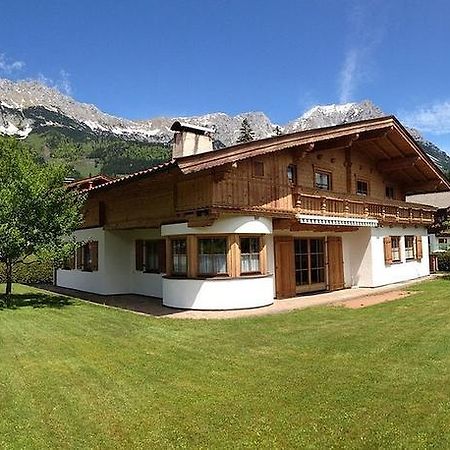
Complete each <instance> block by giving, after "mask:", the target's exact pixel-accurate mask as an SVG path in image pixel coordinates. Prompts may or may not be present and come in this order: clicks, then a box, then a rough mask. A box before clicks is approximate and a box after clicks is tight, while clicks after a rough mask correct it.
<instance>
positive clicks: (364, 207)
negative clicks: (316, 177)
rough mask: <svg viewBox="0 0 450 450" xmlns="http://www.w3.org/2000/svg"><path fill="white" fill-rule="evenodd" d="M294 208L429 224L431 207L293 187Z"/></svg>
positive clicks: (328, 214)
mask: <svg viewBox="0 0 450 450" xmlns="http://www.w3.org/2000/svg"><path fill="white" fill-rule="evenodd" d="M293 195H294V207H295V209H296V210H297V211H298V212H299V213H301V214H313V215H324V216H342V217H363V218H368V219H378V220H379V221H380V222H385V223H404V224H408V223H410V224H421V225H430V224H432V223H433V218H434V209H433V208H432V207H427V206H426V205H419V204H414V203H407V202H401V201H396V200H389V199H383V200H376V199H372V198H370V197H362V196H358V195H351V194H332V193H331V192H325V191H316V190H311V191H309V190H305V189H304V188H295V189H294V192H293Z"/></svg>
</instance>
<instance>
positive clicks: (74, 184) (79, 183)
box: [67, 174, 113, 191]
mask: <svg viewBox="0 0 450 450" xmlns="http://www.w3.org/2000/svg"><path fill="white" fill-rule="evenodd" d="M112 180H113V177H110V176H108V175H103V174H100V175H95V176H93V177H87V178H81V179H80V180H70V181H69V182H68V183H67V187H68V188H69V189H74V190H77V191H83V190H86V189H92V188H94V187H97V186H100V185H101V184H105V183H108V182H109V181H112Z"/></svg>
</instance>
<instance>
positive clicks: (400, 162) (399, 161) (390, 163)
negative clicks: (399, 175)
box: [377, 156, 420, 172]
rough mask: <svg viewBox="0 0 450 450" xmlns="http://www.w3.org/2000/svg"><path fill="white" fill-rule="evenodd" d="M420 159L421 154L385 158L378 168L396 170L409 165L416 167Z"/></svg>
mask: <svg viewBox="0 0 450 450" xmlns="http://www.w3.org/2000/svg"><path fill="white" fill-rule="evenodd" d="M419 159H420V157H419V156H409V157H401V158H393V159H384V160H382V161H380V162H378V164H377V169H378V170H379V171H380V172H394V171H397V170H401V169H407V168H409V167H414V165H415V164H416V163H417V161H419Z"/></svg>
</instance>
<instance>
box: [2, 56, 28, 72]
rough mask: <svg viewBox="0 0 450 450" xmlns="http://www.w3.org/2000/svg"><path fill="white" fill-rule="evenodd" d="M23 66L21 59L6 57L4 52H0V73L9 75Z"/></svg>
mask: <svg viewBox="0 0 450 450" xmlns="http://www.w3.org/2000/svg"><path fill="white" fill-rule="evenodd" d="M24 67H25V63H24V62H23V61H14V60H11V59H10V58H7V57H6V55H5V54H4V53H0V74H4V75H11V74H12V73H13V72H17V71H19V70H21V69H23V68H24Z"/></svg>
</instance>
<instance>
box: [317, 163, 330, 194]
mask: <svg viewBox="0 0 450 450" xmlns="http://www.w3.org/2000/svg"><path fill="white" fill-rule="evenodd" d="M316 175H326V176H327V177H328V179H329V187H328V189H324V188H321V187H319V186H318V185H317V182H316ZM314 188H315V189H319V190H320V191H328V192H329V191H332V190H333V174H332V172H330V171H329V170H324V169H318V168H314Z"/></svg>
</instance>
